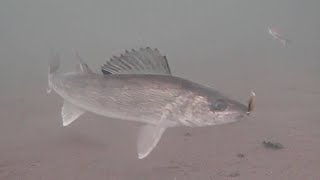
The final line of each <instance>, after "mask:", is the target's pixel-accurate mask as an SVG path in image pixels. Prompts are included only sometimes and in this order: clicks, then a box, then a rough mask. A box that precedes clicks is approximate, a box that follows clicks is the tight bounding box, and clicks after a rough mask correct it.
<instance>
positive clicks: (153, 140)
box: [138, 125, 166, 159]
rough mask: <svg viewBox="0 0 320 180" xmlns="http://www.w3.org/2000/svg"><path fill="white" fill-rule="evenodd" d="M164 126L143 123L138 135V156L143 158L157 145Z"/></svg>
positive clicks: (164, 128)
mask: <svg viewBox="0 0 320 180" xmlns="http://www.w3.org/2000/svg"><path fill="white" fill-rule="evenodd" d="M165 130H166V127H161V126H155V125H144V126H143V127H141V129H140V132H139V135H138V157H139V159H143V158H145V157H147V156H148V155H149V154H150V152H151V151H152V150H153V149H154V148H155V147H156V146H157V144H158V142H159V140H160V139H161V136H162V134H163V133H164V131H165Z"/></svg>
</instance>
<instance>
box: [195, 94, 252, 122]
mask: <svg viewBox="0 0 320 180" xmlns="http://www.w3.org/2000/svg"><path fill="white" fill-rule="evenodd" d="M254 104H255V94H254V93H253V92H252V93H251V97H250V99H249V102H248V104H247V105H245V104H242V103H240V102H238V101H236V100H233V99H229V98H227V97H225V96H222V95H220V96H217V95H213V96H207V97H203V96H202V97H201V98H200V97H198V98H196V99H195V100H194V103H193V106H192V108H193V110H192V119H193V122H196V123H195V124H197V125H198V126H210V125H219V124H226V123H233V122H237V121H240V120H243V119H248V116H249V115H250V113H251V112H252V110H253V109H254Z"/></svg>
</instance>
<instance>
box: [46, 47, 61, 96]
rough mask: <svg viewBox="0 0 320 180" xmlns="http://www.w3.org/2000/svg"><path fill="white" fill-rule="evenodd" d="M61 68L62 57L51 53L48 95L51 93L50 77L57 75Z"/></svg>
mask: <svg viewBox="0 0 320 180" xmlns="http://www.w3.org/2000/svg"><path fill="white" fill-rule="evenodd" d="M59 66H60V56H59V54H58V53H51V59H50V61H49V69H48V88H47V94H49V93H50V92H51V82H50V77H51V76H52V74H54V73H56V72H57V70H58V69H59Z"/></svg>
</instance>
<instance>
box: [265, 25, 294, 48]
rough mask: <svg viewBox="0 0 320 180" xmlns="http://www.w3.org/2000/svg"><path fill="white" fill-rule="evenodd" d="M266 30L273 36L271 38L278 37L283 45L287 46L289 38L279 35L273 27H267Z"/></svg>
mask: <svg viewBox="0 0 320 180" xmlns="http://www.w3.org/2000/svg"><path fill="white" fill-rule="evenodd" d="M268 32H269V34H270V35H272V36H273V39H278V40H279V41H280V42H281V43H282V44H283V46H284V47H287V45H288V43H289V42H290V40H289V39H287V38H285V37H283V36H282V35H280V34H279V33H278V32H277V30H276V29H275V28H271V27H268Z"/></svg>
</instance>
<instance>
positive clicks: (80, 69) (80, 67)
mask: <svg viewBox="0 0 320 180" xmlns="http://www.w3.org/2000/svg"><path fill="white" fill-rule="evenodd" d="M75 56H76V59H77V60H78V61H79V63H78V65H77V72H82V73H92V71H91V69H90V68H89V66H88V64H87V63H85V62H84V60H83V59H82V57H81V56H80V55H79V53H78V51H76V53H75Z"/></svg>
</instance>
